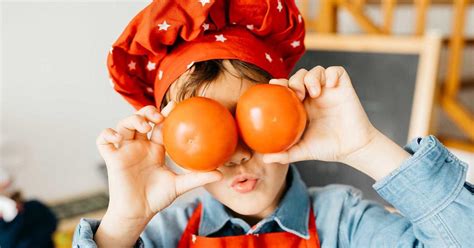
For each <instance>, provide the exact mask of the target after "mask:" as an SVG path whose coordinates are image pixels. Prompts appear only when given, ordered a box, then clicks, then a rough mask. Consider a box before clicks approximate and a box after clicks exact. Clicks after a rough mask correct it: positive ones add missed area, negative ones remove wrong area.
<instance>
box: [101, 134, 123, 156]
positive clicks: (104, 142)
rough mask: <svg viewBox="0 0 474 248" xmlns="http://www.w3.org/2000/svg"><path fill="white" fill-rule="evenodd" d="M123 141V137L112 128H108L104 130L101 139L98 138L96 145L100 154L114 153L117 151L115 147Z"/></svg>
mask: <svg viewBox="0 0 474 248" xmlns="http://www.w3.org/2000/svg"><path fill="white" fill-rule="evenodd" d="M121 141H122V135H120V134H119V133H117V132H116V131H115V130H113V129H112V128H107V129H105V130H103V131H102V132H101V133H100V134H99V137H97V140H96V144H97V148H98V149H99V152H100V153H101V154H103V152H112V151H115V150H116V147H115V145H119V144H120V142H121Z"/></svg>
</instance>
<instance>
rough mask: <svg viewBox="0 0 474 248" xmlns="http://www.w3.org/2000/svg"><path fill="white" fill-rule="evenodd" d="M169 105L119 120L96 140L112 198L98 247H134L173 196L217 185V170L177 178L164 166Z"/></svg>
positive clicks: (101, 226) (97, 239) (148, 107)
mask: <svg viewBox="0 0 474 248" xmlns="http://www.w3.org/2000/svg"><path fill="white" fill-rule="evenodd" d="M173 106H174V103H171V104H169V105H168V106H167V107H166V108H165V109H163V112H162V114H160V113H159V112H158V110H157V109H156V108H155V107H153V106H147V107H144V108H142V109H140V110H139V111H138V112H136V114H135V115H132V116H130V117H128V118H126V119H124V120H122V121H120V122H119V123H118V125H117V128H116V130H114V129H111V128H108V129H105V130H104V131H103V132H102V133H101V134H100V136H99V137H98V138H97V147H98V148H99V151H100V154H101V155H102V157H103V158H104V160H105V162H106V165H107V174H108V180H109V193H110V201H109V206H108V209H107V213H106V215H105V216H104V218H103V220H102V223H101V224H100V226H99V230H98V231H97V234H96V241H97V242H98V243H100V244H102V245H111V246H114V244H120V245H123V244H124V243H130V242H131V243H132V245H133V244H134V242H135V241H136V239H137V238H138V235H139V234H140V233H141V231H142V230H143V228H144V227H145V226H146V224H147V223H148V221H149V220H150V219H151V218H152V217H153V216H154V215H155V214H156V213H157V212H159V211H161V210H162V209H164V208H166V207H167V206H168V205H170V204H171V203H172V202H173V201H174V200H175V199H176V197H177V196H179V195H180V194H183V193H185V192H186V191H189V190H191V189H193V188H196V187H199V186H202V185H204V184H207V183H211V182H214V181H218V180H220V178H221V176H222V175H221V174H220V172H217V171H212V172H206V173H188V174H183V175H177V174H175V173H174V172H172V171H171V170H169V169H168V168H167V167H166V166H165V164H164V161H165V149H164V146H163V143H162V141H163V137H162V133H161V125H162V122H163V120H164V116H166V115H167V113H169V112H170V111H171V109H172V108H173ZM149 122H152V123H154V124H155V126H154V128H152V126H151V125H150V123H149ZM150 132H151V135H150V138H148V136H147V134H148V133H150ZM122 235H123V236H122ZM112 237H114V239H112ZM115 238H117V239H115ZM125 239H126V240H125ZM112 241H114V243H108V242H112ZM115 242H117V243H115Z"/></svg>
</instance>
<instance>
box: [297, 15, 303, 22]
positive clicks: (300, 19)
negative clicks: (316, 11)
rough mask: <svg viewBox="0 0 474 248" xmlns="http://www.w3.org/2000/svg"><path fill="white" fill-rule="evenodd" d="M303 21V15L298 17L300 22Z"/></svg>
mask: <svg viewBox="0 0 474 248" xmlns="http://www.w3.org/2000/svg"><path fill="white" fill-rule="evenodd" d="M302 21H303V17H302V16H301V15H298V22H299V23H301V22H302Z"/></svg>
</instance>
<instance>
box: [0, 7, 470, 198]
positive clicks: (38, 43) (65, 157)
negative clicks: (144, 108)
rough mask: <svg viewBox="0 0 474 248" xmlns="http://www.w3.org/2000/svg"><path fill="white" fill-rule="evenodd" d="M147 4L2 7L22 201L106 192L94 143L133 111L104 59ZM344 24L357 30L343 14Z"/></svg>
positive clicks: (8, 142)
mask: <svg viewBox="0 0 474 248" xmlns="http://www.w3.org/2000/svg"><path fill="white" fill-rule="evenodd" d="M146 4H147V2H144V1H141V2H132V1H125V2H116V1H115V2H111V1H109V2H80V1H78V2H75V3H71V2H65V1H63V2H60V1H58V2H41V3H32V2H20V3H18V2H13V1H12V2H2V10H1V18H2V25H1V27H2V38H1V42H2V44H1V49H2V51H1V57H2V58H1V72H2V74H1V85H0V86H1V87H0V94H1V95H0V97H1V98H0V100H1V101H0V104H1V105H0V106H1V111H0V114H1V122H0V124H1V132H0V135H1V140H2V142H3V143H4V144H5V146H4V148H3V150H2V151H3V152H2V154H0V163H2V166H8V167H10V168H12V167H13V170H14V171H15V173H16V177H17V184H18V186H19V187H20V188H22V189H23V191H24V192H25V193H26V195H27V196H32V197H39V198H42V199H45V200H50V201H53V200H58V199H62V198H68V197H71V196H74V195H77V194H84V193H87V192H92V191H97V190H99V189H102V188H104V186H105V185H104V184H103V181H102V179H101V178H100V176H99V174H98V171H97V169H96V167H97V164H98V163H100V161H101V159H100V156H99V154H98V153H97V151H96V148H95V138H96V136H97V135H98V134H99V132H100V131H101V130H102V129H103V128H105V127H108V126H114V125H115V123H116V122H117V120H119V119H121V118H123V117H124V116H127V115H128V114H130V113H131V111H132V108H131V107H129V106H128V105H127V104H126V103H125V101H124V100H122V99H121V97H120V96H119V95H118V94H116V93H115V92H114V91H113V90H112V89H111V87H110V85H109V81H108V76H107V70H106V66H105V62H106V55H107V52H108V50H109V47H110V45H111V44H112V43H113V42H114V41H115V39H116V38H117V37H118V36H119V34H120V33H121V32H122V30H123V28H124V27H125V25H126V24H127V23H128V21H129V20H130V19H131V18H132V17H133V16H134V15H135V14H136V13H137V12H138V11H139V10H141V9H142V8H143V7H144V6H145V5H146ZM471 12H472V11H471ZM410 14H411V13H410V11H409V10H408V9H405V10H402V11H401V12H397V16H396V17H397V23H396V26H397V27H396V30H399V31H400V32H404V30H409V27H411V26H412V24H411V23H412V21H411V20H413V18H412V17H410ZM449 16H450V10H449V9H443V8H437V9H436V10H435V12H434V13H432V14H430V20H431V21H433V22H434V23H435V24H434V25H435V28H438V29H441V30H444V32H446V31H447V30H449V28H450V25H448V24H447V22H446V20H449ZM472 17H473V16H472V14H471V16H470V20H469V21H468V23H469V25H470V26H469V30H470V31H471V32H472V31H474V28H473V24H474V23H473V19H472ZM341 26H342V28H341V29H342V31H344V32H354V31H357V27H356V26H354V25H353V24H352V21H351V19H350V17H348V16H347V15H342V16H341ZM430 26H433V25H430ZM471 57H472V58H474V56H471ZM469 63H471V64H470V68H474V67H473V65H474V62H469ZM471 71H472V69H471ZM471 163H472V161H471Z"/></svg>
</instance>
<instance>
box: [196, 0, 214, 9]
mask: <svg viewBox="0 0 474 248" xmlns="http://www.w3.org/2000/svg"><path fill="white" fill-rule="evenodd" d="M198 2H200V3H201V4H202V6H203V7H204V5H206V4H208V3H210V2H211V1H210V0H199V1H198Z"/></svg>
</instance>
